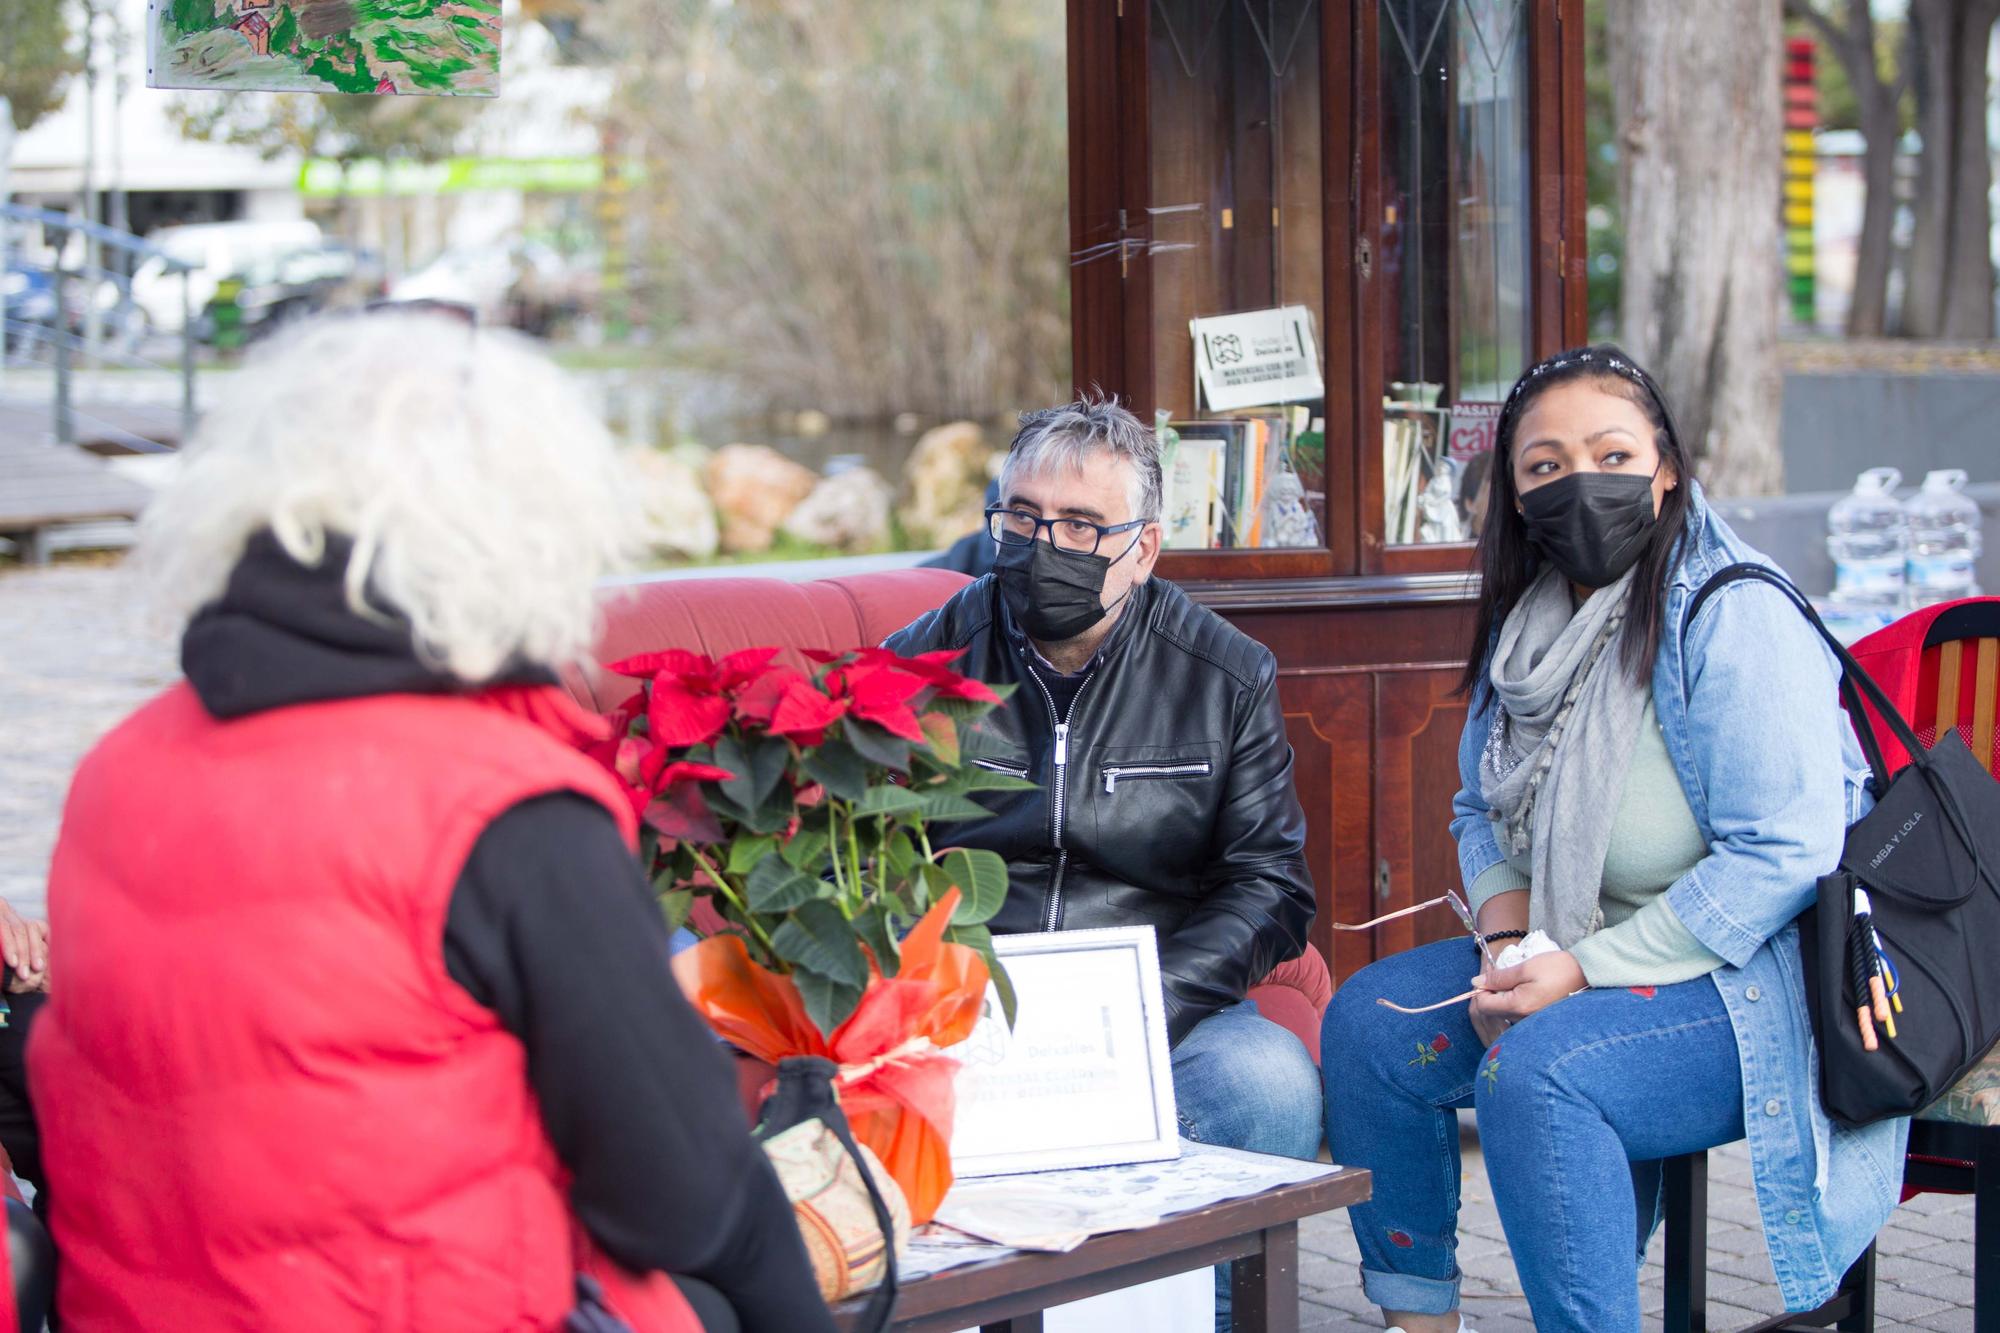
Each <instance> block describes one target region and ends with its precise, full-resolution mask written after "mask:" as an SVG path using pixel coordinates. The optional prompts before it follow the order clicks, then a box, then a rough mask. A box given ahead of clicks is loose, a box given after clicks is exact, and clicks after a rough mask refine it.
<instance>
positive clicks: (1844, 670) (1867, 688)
mask: <svg viewBox="0 0 2000 1333" xmlns="http://www.w3.org/2000/svg"><path fill="white" fill-rule="evenodd" d="M1752 581H1754V582H1758V583H1768V584H1770V585H1771V586H1772V587H1773V588H1776V589H1777V590H1778V591H1779V592H1781V593H1783V594H1784V595H1785V597H1786V598H1787V599H1788V600H1789V601H1790V602H1791V604H1792V605H1793V606H1795V607H1797V608H1798V610H1799V614H1800V615H1802V616H1804V617H1805V618H1806V622H1807V623H1808V624H1810V625H1811V626H1812V627H1813V629H1814V630H1815V631H1817V632H1818V634H1819V637H1820V638H1821V639H1822V640H1824V641H1825V643H1826V646H1827V647H1828V648H1829V649H1831V650H1832V651H1833V655H1834V657H1835V658H1837V659H1838V660H1839V662H1840V692H1841V697H1842V699H1843V700H1844V701H1845V702H1846V703H1847V712H1848V719H1849V721H1850V722H1851V723H1852V725H1853V727H1854V734H1855V736H1856V737H1857V738H1858V739H1859V740H1860V742H1861V748H1862V751H1863V753H1865V754H1866V755H1867V757H1868V767H1869V771H1870V774H1871V776H1872V779H1873V782H1872V784H1871V785H1872V786H1873V787H1874V791H1875V794H1876V795H1877V796H1878V797H1879V796H1880V795H1881V794H1882V793H1883V792H1884V791H1886V790H1888V787H1889V778H1890V776H1891V775H1890V773H1889V766H1888V763H1887V762H1886V761H1885V760H1884V758H1883V756H1882V745H1881V742H1880V740H1879V739H1878V738H1877V737H1876V735H1875V724H1874V723H1872V722H1871V721H1870V720H1869V716H1868V712H1867V710H1865V709H1863V708H1861V707H1860V706H1859V705H1860V701H1861V699H1863V698H1865V699H1866V700H1867V701H1868V702H1869V704H1871V705H1873V707H1874V710H1875V716H1876V717H1877V718H1879V719H1881V723H1882V725H1884V726H1886V727H1887V728H1888V729H1889V734H1890V735H1892V736H1894V737H1895V738H1896V741H1897V743H1898V744H1900V745H1901V746H1902V747H1903V749H1904V751H1905V752H1906V753H1907V754H1908V755H1909V757H1910V762H1912V763H1919V762H1921V761H1922V759H1923V756H1924V754H1925V747H1924V743H1923V742H1922V741H1920V740H1918V739H1917V733H1916V732H1915V731H1914V730H1913V729H1912V728H1911V726H1910V724H1909V723H1908V722H1907V721H1906V720H1904V717H1903V714H1902V710H1900V709H1898V708H1897V707H1896V705H1895V704H1894V703H1892V702H1891V701H1890V699H1889V696H1888V695H1887V694H1886V693H1884V692H1883V690H1882V687H1881V686H1880V685H1878V684H1876V683H1875V678H1874V677H1873V676H1870V675H1869V674H1868V672H1867V670H1866V669H1864V668H1863V667H1862V665H1861V664H1860V663H1859V662H1857V661H1855V660H1854V654H1853V653H1851V652H1849V651H1848V650H1847V645H1846V644H1844V643H1842V642H1841V641H1840V640H1839V639H1838V638H1836V637H1835V636H1834V633H1833V631H1832V630H1830V629H1828V628H1827V627H1826V622H1825V621H1824V620H1821V619H1820V616H1819V612H1818V611H1815V610H1814V609H1813V604H1812V603H1811V602H1810V601H1809V600H1807V598H1806V595H1805V594H1804V593H1802V592H1800V591H1799V590H1798V586H1797V585H1796V584H1794V583H1793V582H1792V581H1791V580H1790V579H1788V578H1786V577H1785V576H1784V575H1783V574H1780V573H1779V572H1778V571H1777V570H1775V569H1772V568H1771V567H1770V566H1769V565H1758V564H1750V563H1741V564H1734V565H1730V566H1728V567H1727V568H1724V569H1721V570H1718V571H1716V573H1715V574H1714V576H1713V577H1711V578H1710V579H1709V580H1708V582H1706V583H1704V584H1702V585H1701V588H1700V590H1699V591H1697V592H1696V593H1695V595H1694V598H1693V600H1691V601H1690V602H1689V603H1688V609H1687V615H1686V617H1685V618H1684V619H1682V621H1681V648H1682V651H1683V652H1685V651H1686V648H1687V636H1688V630H1689V629H1690V628H1691V627H1692V626H1693V625H1694V618H1695V617H1696V616H1697V615H1699V614H1701V608H1702V607H1703V606H1704V605H1706V604H1707V602H1708V599H1709V598H1711V597H1713V596H1714V595H1715V594H1716V593H1718V592H1721V591H1722V590H1723V589H1724V588H1725V587H1727V586H1728V585H1730V584H1732V583H1744V582H1752Z"/></svg>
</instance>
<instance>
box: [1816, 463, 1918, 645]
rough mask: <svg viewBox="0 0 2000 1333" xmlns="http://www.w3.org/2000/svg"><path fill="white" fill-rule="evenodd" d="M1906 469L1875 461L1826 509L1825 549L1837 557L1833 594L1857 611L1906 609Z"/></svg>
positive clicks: (1834, 562) (1898, 610) (1834, 567)
mask: <svg viewBox="0 0 2000 1333" xmlns="http://www.w3.org/2000/svg"><path fill="white" fill-rule="evenodd" d="M1902 480H1903V474H1902V473H1901V472H1900V471H1898V470H1897V469H1895V468H1892V467H1871V468H1869V469H1868V470H1867V471H1866V472H1864V473H1862V474H1861V475H1860V476H1858V477H1856V478H1855V479H1854V489H1853V490H1852V491H1851V492H1849V493H1848V494H1846V495H1843V496H1841V497H1840V499H1838V500H1836V501H1835V502H1834V505H1833V508H1832V509H1830V510H1828V511H1827V515H1826V553H1827V554H1828V555H1829V556H1831V557H1833V600H1834V601H1836V602H1839V603H1843V604H1845V605H1846V606H1848V607H1851V608H1853V609H1854V610H1856V611H1872V612H1884V613H1887V614H1889V615H1895V614H1897V613H1898V612H1900V611H1901V610H1902V609H1903V578H1904V571H1903V562H1904V557H1905V554H1906V552H1907V550H1908V540H1909V528H1908V521H1907V518H1906V516H1905V515H1904V512H1903V506H1902V503H1901V502H1900V501H1898V500H1897V499H1896V487H1897V486H1898V485H1899V484H1901V482H1902Z"/></svg>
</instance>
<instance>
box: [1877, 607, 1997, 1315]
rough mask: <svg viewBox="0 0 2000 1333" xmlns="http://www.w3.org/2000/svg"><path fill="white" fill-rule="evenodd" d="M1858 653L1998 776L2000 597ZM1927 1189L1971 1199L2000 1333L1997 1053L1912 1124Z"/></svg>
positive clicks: (1907, 1169)
mask: <svg viewBox="0 0 2000 1333" xmlns="http://www.w3.org/2000/svg"><path fill="white" fill-rule="evenodd" d="M1854 656H1855V659H1856V660H1857V661H1859V662H1860V663H1861V665H1862V667H1863V668H1864V669H1866V670H1867V672H1868V674H1869V675H1871V676H1873V677H1874V678H1875V680H1876V682H1877V683H1878V684H1880V685H1881V686H1882V689H1883V691H1884V692H1885V693H1886V694H1887V695H1888V696H1889V700H1890V702H1892V703H1894V704H1895V705H1896V707H1897V708H1898V709H1899V710H1901V712H1902V713H1903V716H1904V717H1906V718H1908V719H1909V721H1910V725H1911V727H1912V728H1913V729H1914V730H1915V731H1916V733H1917V739H1918V740H1920V741H1922V742H1923V743H1924V744H1925V745H1926V746H1929V745H1933V744H1935V743H1936V742H1937V738H1938V737H1939V736H1941V735H1943V734H1944V733H1945V732H1946V731H1947V730H1950V729H1951V728H1954V727H1955V728H1957V730H1958V734H1959V736H1960V738H1961V739H1963V740H1964V741H1965V744H1966V747H1967V748H1968V749H1970V750H1971V751H1972V754H1973V757H1974V758H1976V759H1978V760H1979V761H1980V763H1982V764H1984V765H1985V766H1986V771H1987V772H1989V773H1991V774H1993V775H1994V776H1995V777H1996V778H2000V597H1972V598H1966V599H1964V600H1962V601H1956V602H1947V603H1945V604H1943V605H1942V606H1934V607H1929V608H1926V609H1925V610H1922V611H1918V612H1914V613H1913V614H1911V615H1907V616H1905V617H1903V618H1902V619H1901V620H1898V621H1897V622H1896V623H1895V624H1893V625H1889V626H1887V627H1885V628H1883V629H1880V630H1877V631H1876V632H1875V633H1873V634H1871V635H1869V636H1868V637H1867V638H1865V639H1863V640H1861V641H1860V642H1859V643H1857V644H1855V645H1854ZM1865 706H1866V705H1865V704H1864V707H1865ZM1870 713H1871V721H1872V720H1873V717H1872V713H1873V710H1872V709H1870ZM1876 734H1877V735H1878V736H1886V735H1887V733H1886V731H1884V730H1883V729H1882V728H1879V727H1878V728H1877V729H1876ZM1883 757H1884V759H1885V760H1886V761H1887V762H1888V763H1889V765H1890V766H1891V768H1892V769H1894V768H1901V767H1902V766H1903V765H1904V764H1905V763H1907V762H1908V759H1909V757H1908V755H1906V754H1905V753H1904V752H1903V750H1902V748H1901V747H1900V746H1897V745H1896V744H1895V742H1894V741H1893V739H1891V740H1889V741H1888V742H1887V743H1886V744H1885V745H1884V746H1883ZM1926 1192H1938V1193H1947V1194H1971V1195H1972V1196H1973V1199H1974V1203H1973V1279H1972V1283H1973V1307H1974V1310H1975V1311H1976V1313H1975V1314H1974V1316H1973V1329H1974V1333H2000V1050H1996V1051H1995V1052H1993V1053H1990V1054H1988V1056H1987V1057H1986V1060H1985V1061H1984V1062H1983V1063H1982V1065H1981V1066H1980V1068H1979V1070H1977V1071H1975V1073H1974V1074H1973V1075H1971V1076H1969V1077H1968V1078H1967V1079H1966V1080H1965V1081H1964V1082H1962V1083H1961V1084H1960V1085H1959V1087H1957V1088H1955V1089H1953V1090H1952V1092H1950V1093H1948V1094H1947V1095H1946V1096H1945V1097H1944V1099H1943V1100H1942V1101H1940V1102H1939V1103H1938V1104H1937V1105H1936V1106H1934V1107H1931V1108H1930V1109H1929V1110H1927V1111H1925V1112H1924V1113H1923V1115H1922V1116H1920V1117H1919V1118H1918V1119H1916V1120H1914V1121H1912V1122H1911V1123H1910V1147H1909V1155H1908V1157H1907V1158H1906V1159H1905V1161H1904V1164H1903V1197H1904V1198H1905V1199H1908V1198H1910V1197H1911V1196H1913V1195H1916V1194H1921V1193H1926Z"/></svg>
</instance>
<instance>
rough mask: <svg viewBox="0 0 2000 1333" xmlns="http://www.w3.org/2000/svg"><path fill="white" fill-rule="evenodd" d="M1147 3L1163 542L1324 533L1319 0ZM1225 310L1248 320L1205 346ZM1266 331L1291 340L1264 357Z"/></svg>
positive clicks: (1301, 540)
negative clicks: (1227, 381)
mask: <svg viewBox="0 0 2000 1333" xmlns="http://www.w3.org/2000/svg"><path fill="white" fill-rule="evenodd" d="M1128 2H1129V0H1128ZM1146 3H1147V29H1146V50H1145V61H1146V83H1147V92H1146V96H1147V151H1146V192H1147V194H1146V202H1145V205H1144V213H1145V217H1144V220H1143V226H1144V235H1145V237H1146V240H1145V255H1146V262H1147V266H1148V278H1149V289H1150V294H1151V319H1150V327H1149V329H1148V330H1147V336H1148V337H1149V339H1150V344H1151V346H1150V352H1151V356H1150V362H1151V378H1152V383H1151V384H1150V385H1149V386H1147V387H1148V388H1149V389H1150V395H1149V397H1150V402H1151V405H1152V407H1153V409H1154V410H1155V413H1156V415H1157V417H1158V419H1159V420H1160V421H1161V422H1162V423H1163V428H1162V440H1163V444H1164V454H1165V459H1164V461H1165V467H1166V473H1167V502H1166V513H1165V515H1164V516H1163V522H1164V524H1165V527H1166V545H1167V547H1168V548H1169V549H1170V550H1178V551H1193V550H1211V551H1212V550H1248V549H1256V550H1277V549H1293V550H1297V549H1301V548H1308V549H1309V548H1320V547H1323V546H1324V543H1325V532H1326V490H1327V485H1326V460H1325V439H1326V430H1325V420H1324V419H1325V415H1326V388H1325V370H1326V365H1325V343H1324V338H1323V330H1324V329H1325V324H1326V320H1325V293H1326V228H1325V199H1326V189H1325V178H1324V174H1323V171H1324V153H1323V151H1322V146H1321V142H1320V138H1321V130H1322V125H1323V122H1324V120H1325V107H1324V102H1323V100H1322V99H1323V93H1324V87H1323V81H1322V78H1321V62H1322V51H1323V47H1324V36H1323V33H1322V32H1321V26H1320V25H1321V22H1322V10H1323V6H1322V5H1321V3H1320V0H1146ZM1258 312H1263V313H1262V315H1261V316H1260V315H1259V314H1258ZM1228 316H1252V317H1254V318H1252V319H1250V320H1248V321H1224V322H1221V323H1218V324H1216V325H1215V326H1213V329H1212V331H1209V332H1206V333H1205V334H1204V336H1203V338H1202V339H1201V340H1200V342H1199V344H1198V342H1197V339H1196V337H1195V332H1194V323H1193V322H1194V321H1208V320H1216V319H1219V318H1220V317H1228ZM1260 347H1264V348H1266V349H1267V350H1272V351H1275V352H1281V353H1284V354H1285V355H1283V356H1270V357H1265V358H1261V359H1260V356H1259V348H1260ZM1198 348H1199V349H1200V350H1201V351H1202V352H1203V353H1204V354H1205V355H1206V356H1207V357H1208V370H1209V374H1210V376H1211V378H1209V379H1204V378H1203V376H1202V375H1201V373H1199V372H1198V370H1197V351H1198ZM1266 369H1268V373H1269V377H1270V378H1269V379H1268V381H1260V380H1259V379H1258V378H1257V377H1258V376H1260V375H1263V374H1265V373H1266ZM1300 371H1304V372H1305V374H1300V373H1298V372H1300ZM1217 376H1234V377H1236V378H1237V379H1238V380H1239V381H1240V382H1239V383H1237V384H1236V385H1234V386H1231V387H1227V388H1225V387H1224V386H1223V385H1222V384H1221V383H1220V382H1219V381H1218V380H1217V379H1216V378H1214V377H1217ZM1308 376H1309V377H1310V380H1311V383H1310V384H1308V383H1306V382H1305V380H1306V378H1307V377H1308Z"/></svg>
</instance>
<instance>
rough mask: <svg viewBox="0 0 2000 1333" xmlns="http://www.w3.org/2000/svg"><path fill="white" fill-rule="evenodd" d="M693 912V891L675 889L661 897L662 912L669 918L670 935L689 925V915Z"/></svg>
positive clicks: (668, 930)
mask: <svg viewBox="0 0 2000 1333" xmlns="http://www.w3.org/2000/svg"><path fill="white" fill-rule="evenodd" d="M693 910H694V890H693V889H674V890H671V891H670V892H667V893H663V894H661V895H660V912H661V913H662V915H664V916H665V917H666V918H667V933H668V934H669V935H671V934H673V933H674V932H675V931H677V930H679V929H680V928H681V927H682V926H685V925H686V924H687V919H688V913H690V912H692V911H693Z"/></svg>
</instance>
